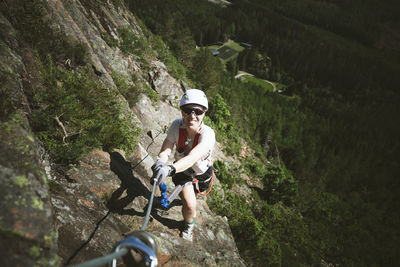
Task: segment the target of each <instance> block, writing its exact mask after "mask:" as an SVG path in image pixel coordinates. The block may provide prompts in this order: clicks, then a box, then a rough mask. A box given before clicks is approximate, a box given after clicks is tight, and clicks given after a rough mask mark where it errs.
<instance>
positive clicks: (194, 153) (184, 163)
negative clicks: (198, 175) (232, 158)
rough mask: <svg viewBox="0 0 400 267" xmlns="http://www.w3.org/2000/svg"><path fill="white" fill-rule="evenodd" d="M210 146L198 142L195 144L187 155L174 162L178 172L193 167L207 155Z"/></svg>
mask: <svg viewBox="0 0 400 267" xmlns="http://www.w3.org/2000/svg"><path fill="white" fill-rule="evenodd" d="M209 150H210V149H209V148H208V147H207V145H205V144H202V143H200V144H198V145H197V146H195V147H194V148H193V149H192V150H191V151H190V152H189V154H188V155H187V156H185V157H183V158H181V159H180V160H178V161H177V162H175V163H174V164H173V166H174V167H175V169H176V172H177V173H178V172H183V171H186V170H187V169H189V168H190V167H192V166H193V165H194V164H195V163H196V162H197V161H198V160H200V159H201V158H202V157H204V156H205V155H207V153H208V152H209Z"/></svg>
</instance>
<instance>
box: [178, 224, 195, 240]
mask: <svg viewBox="0 0 400 267" xmlns="http://www.w3.org/2000/svg"><path fill="white" fill-rule="evenodd" d="M193 229H194V222H192V223H186V222H184V226H183V230H182V232H181V237H182V238H183V239H185V240H188V241H192V240H193Z"/></svg>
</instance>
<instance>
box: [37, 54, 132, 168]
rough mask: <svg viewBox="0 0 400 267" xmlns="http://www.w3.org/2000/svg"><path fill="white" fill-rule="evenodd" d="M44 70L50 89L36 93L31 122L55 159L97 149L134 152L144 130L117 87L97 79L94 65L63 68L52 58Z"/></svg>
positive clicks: (74, 157)
mask: <svg viewBox="0 0 400 267" xmlns="http://www.w3.org/2000/svg"><path fill="white" fill-rule="evenodd" d="M39 61H40V59H39ZM41 71H42V75H41V77H42V80H43V84H44V85H45V87H46V88H45V89H44V90H41V91H37V92H36V93H35V106H37V108H36V109H35V110H34V111H33V115H32V125H33V129H34V131H35V132H36V134H37V136H38V137H39V138H40V140H41V141H42V142H43V144H44V145H45V147H46V149H47V151H48V152H49V154H50V156H51V157H52V158H53V160H55V161H56V162H59V163H64V164H69V163H74V162H76V161H78V160H79V159H80V158H81V156H82V155H83V154H84V153H86V152H88V151H90V150H91V149H93V148H103V149H104V150H106V151H110V150H112V149H113V148H120V149H123V150H125V151H126V152H128V153H131V152H132V151H133V149H134V147H135V145H136V142H137V137H138V134H139V129H138V128H137V127H135V125H134V123H133V122H134V119H133V117H132V115H131V114H129V113H126V112H124V111H123V103H122V102H121V98H120V95H119V94H118V92H117V91H115V90H109V89H107V88H105V87H104V86H103V85H102V84H100V83H98V82H96V81H95V79H94V77H92V75H94V74H93V73H92V70H91V69H90V68H82V69H81V70H79V71H75V72H67V71H63V70H61V69H59V68H56V67H55V66H54V65H53V63H52V60H51V57H50V56H49V58H48V63H47V64H44V63H43V62H41Z"/></svg>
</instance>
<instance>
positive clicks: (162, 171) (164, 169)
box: [154, 164, 171, 185]
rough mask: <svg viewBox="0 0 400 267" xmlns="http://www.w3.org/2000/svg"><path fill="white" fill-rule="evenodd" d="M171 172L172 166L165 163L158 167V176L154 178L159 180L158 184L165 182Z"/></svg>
mask: <svg viewBox="0 0 400 267" xmlns="http://www.w3.org/2000/svg"><path fill="white" fill-rule="evenodd" d="M170 172H171V168H170V167H169V166H167V165H164V164H163V165H162V166H161V167H160V168H159V169H158V171H157V174H156V177H155V179H154V180H156V181H157V185H159V184H162V183H164V182H165V179H167V177H168V176H169V174H170Z"/></svg>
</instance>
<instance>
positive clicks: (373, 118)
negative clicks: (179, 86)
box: [127, 0, 400, 266]
mask: <svg viewBox="0 0 400 267" xmlns="http://www.w3.org/2000/svg"><path fill="white" fill-rule="evenodd" d="M127 4H128V6H129V7H130V8H131V10H132V11H133V12H135V14H136V15H137V16H138V17H140V18H141V19H142V20H143V22H144V23H145V24H146V25H147V26H148V27H149V29H150V30H151V31H152V32H153V33H155V34H157V35H160V36H161V37H162V38H163V41H164V42H165V43H166V44H167V45H168V47H169V48H170V49H171V51H172V52H173V54H174V56H175V57H176V58H177V59H178V61H179V62H181V63H182V65H183V66H185V67H186V68H187V70H188V73H187V74H188V76H189V77H190V78H191V79H192V80H193V82H194V83H195V85H196V86H198V87H199V88H201V89H203V90H205V91H206V93H207V95H208V96H209V97H210V106H211V108H210V112H209V119H208V121H207V123H209V124H210V125H211V126H212V127H213V128H214V129H215V130H216V131H217V138H218V140H221V141H224V144H225V147H226V148H228V150H229V149H230V148H233V149H232V150H231V151H230V152H231V153H234V154H237V153H238V152H239V151H240V141H239V140H240V138H243V139H245V140H246V141H247V142H248V143H249V144H250V145H251V146H252V148H253V150H254V151H255V154H254V158H250V159H248V160H247V161H244V162H243V164H242V168H243V169H242V171H243V172H246V174H247V175H248V176H250V177H252V178H254V179H257V180H258V181H259V182H261V183H262V184H263V188H262V189H261V188H258V189H257V188H254V192H253V197H252V199H253V200H252V201H250V202H246V201H248V200H245V199H243V198H241V197H239V196H237V195H233V194H232V193H230V191H229V188H232V187H233V185H234V184H236V183H237V184H240V183H241V181H243V179H242V178H241V177H240V168H239V169H235V170H229V171H228V169H229V168H228V167H227V166H224V165H221V163H216V165H218V167H219V169H221V170H222V171H221V172H220V173H219V174H218V175H219V177H220V179H221V181H222V183H223V187H224V186H225V189H226V190H225V195H226V197H225V198H222V196H215V195H213V196H212V202H213V203H210V205H211V206H212V207H213V208H214V209H215V210H216V211H218V212H219V213H221V214H223V215H226V216H227V217H228V218H229V221H230V225H231V227H232V231H233V233H234V235H235V239H236V240H237V243H238V246H239V249H240V252H241V254H242V255H243V257H244V258H245V259H246V260H247V261H248V262H249V263H250V264H253V265H261V264H262V265H265V264H269V265H278V266H299V265H306V266H310V265H320V264H322V263H326V264H332V265H344V266H372V265H377V266H390V265H398V264H399V262H400V260H399V256H398V253H397V254H396V252H395V251H396V249H394V248H396V247H397V243H398V241H399V240H398V236H399V230H398V227H397V226H396V225H397V224H396V222H397V223H398V221H399V220H400V219H399V216H398V214H394V212H393V211H394V210H397V207H398V203H399V202H400V199H399V197H398V196H399V194H398V193H399V192H400V184H399V182H398V179H397V177H398V176H399V169H400V167H399V164H398V163H397V162H396V159H397V158H399V156H400V150H399V148H400V146H399V141H398V136H399V135H400V128H399V126H398V124H396V123H393V122H391V121H392V120H393V119H392V118H396V117H398V114H400V110H399V106H398V105H397V103H398V102H399V101H400V96H399V94H398V85H399V84H400V78H399V76H398V75H396V73H399V72H400V65H399V64H398V62H399V58H400V51H399V50H398V47H397V48H396V47H395V45H391V43H392V42H393V44H395V43H396V42H395V41H394V39H393V38H390V37H389V36H388V35H386V34H385V32H386V30H387V29H389V28H390V27H391V26H390V25H395V24H396V23H398V18H397V17H398V16H397V14H398V13H399V4H398V3H395V2H394V1H387V2H381V1H379V2H378V1H377V0H367V1H358V0H357V1H352V2H351V3H350V2H348V1H347V2H346V1H335V2H332V1H314V0H302V1H295V0H285V1H277V0H268V1H261V0H260V1H259V0H251V1H242V0H235V1H233V4H232V5H229V6H227V7H220V6H218V5H213V4H211V3H208V2H207V1H194V0H192V1H183V0H175V1H162V2H159V1H157V3H155V1H145V2H143V1H136V0H127ZM156 4H157V6H158V8H157V9H154V6H155V5H156ZM228 39H233V40H236V41H238V42H239V41H240V42H245V43H248V44H249V45H246V49H245V50H243V51H242V52H240V54H239V56H238V57H237V58H235V59H234V58H232V59H231V60H229V62H227V63H226V65H225V66H224V64H222V63H221V62H220V61H219V60H216V58H215V57H213V56H212V55H211V53H210V52H209V51H207V50H206V49H204V48H200V49H198V50H196V49H193V47H195V44H197V45H199V46H200V47H208V46H209V45H212V44H216V43H217V42H222V43H224V42H226V41H227V40H228ZM383 40H388V42H384V41H383ZM238 70H242V71H246V72H249V73H252V74H254V75H255V76H256V77H258V78H260V79H266V80H269V81H272V82H273V83H275V84H277V85H278V88H277V89H276V90H277V91H278V90H279V91H280V90H281V92H282V94H278V93H277V92H273V90H271V87H270V86H269V85H266V84H263V83H260V82H259V80H254V79H250V80H247V81H246V82H240V81H237V80H235V79H233V76H234V75H236V73H237V72H238ZM217 110H221V112H219V111H217ZM231 133H234V135H235V138H232V137H231V136H230V134H231ZM378 181H379V182H378ZM388 188H390V190H389V189H388ZM264 214H265V215H264ZM257 216H259V217H257ZM256 218H257V219H256ZM258 218H262V219H258ZM249 244H252V245H254V246H256V247H257V253H255V255H252V254H251V253H250V251H248V247H249V246H248V245H249ZM378 244H379V245H378ZM252 247H253V246H252Z"/></svg>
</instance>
